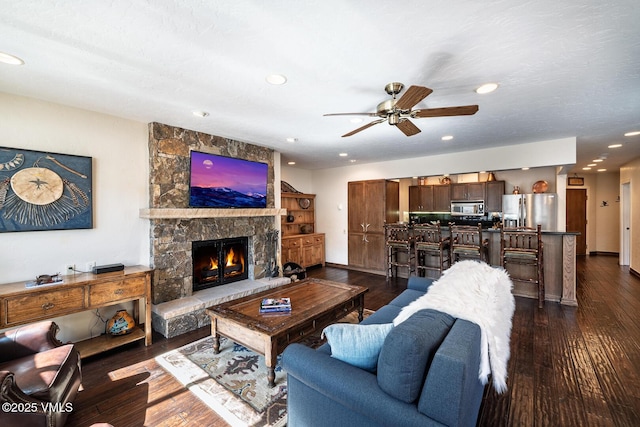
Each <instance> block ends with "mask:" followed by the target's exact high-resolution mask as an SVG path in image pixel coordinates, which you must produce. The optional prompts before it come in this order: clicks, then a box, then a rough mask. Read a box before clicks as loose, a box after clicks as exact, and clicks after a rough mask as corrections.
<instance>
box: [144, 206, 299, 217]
mask: <svg viewBox="0 0 640 427" xmlns="http://www.w3.org/2000/svg"><path fill="white" fill-rule="evenodd" d="M286 214H287V210H286V209H275V208H266V209H206V208H186V209H181V208H144V209H140V218H146V219H194V218H236V217H255V216H284V215H286Z"/></svg>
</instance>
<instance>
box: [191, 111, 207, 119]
mask: <svg viewBox="0 0 640 427" xmlns="http://www.w3.org/2000/svg"><path fill="white" fill-rule="evenodd" d="M193 115H194V116H198V117H202V118H204V117H208V116H209V113H207V112H206V111H194V112H193Z"/></svg>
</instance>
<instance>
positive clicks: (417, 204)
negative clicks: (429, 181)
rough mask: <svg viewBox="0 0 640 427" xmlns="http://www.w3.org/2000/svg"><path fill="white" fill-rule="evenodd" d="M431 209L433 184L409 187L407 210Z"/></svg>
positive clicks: (429, 210)
mask: <svg viewBox="0 0 640 427" xmlns="http://www.w3.org/2000/svg"><path fill="white" fill-rule="evenodd" d="M432 211H433V185H412V186H410V187H409V212H432Z"/></svg>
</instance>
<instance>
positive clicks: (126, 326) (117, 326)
mask: <svg viewBox="0 0 640 427" xmlns="http://www.w3.org/2000/svg"><path fill="white" fill-rule="evenodd" d="M135 325H136V322H135V321H134V320H133V317H131V315H130V314H129V313H127V310H118V311H117V312H116V314H114V315H113V317H112V318H111V319H109V320H108V321H107V333H108V334H109V335H126V334H128V333H129V332H131V331H132V330H133V327H134V326H135Z"/></svg>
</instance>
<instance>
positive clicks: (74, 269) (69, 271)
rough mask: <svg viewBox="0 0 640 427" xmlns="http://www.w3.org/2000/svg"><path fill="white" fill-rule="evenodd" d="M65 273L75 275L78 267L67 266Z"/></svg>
mask: <svg viewBox="0 0 640 427" xmlns="http://www.w3.org/2000/svg"><path fill="white" fill-rule="evenodd" d="M65 271H66V272H67V274H75V272H76V266H75V265H73V264H67V268H66V270H65Z"/></svg>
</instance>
